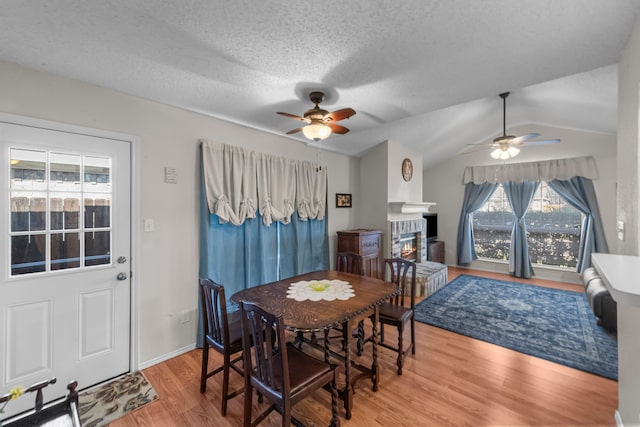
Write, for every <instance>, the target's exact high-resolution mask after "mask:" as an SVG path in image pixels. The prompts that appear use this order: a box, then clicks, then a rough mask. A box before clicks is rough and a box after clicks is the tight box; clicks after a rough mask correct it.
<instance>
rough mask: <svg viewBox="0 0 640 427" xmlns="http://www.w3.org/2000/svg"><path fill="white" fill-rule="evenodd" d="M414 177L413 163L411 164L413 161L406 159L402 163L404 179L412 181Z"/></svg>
mask: <svg viewBox="0 0 640 427" xmlns="http://www.w3.org/2000/svg"><path fill="white" fill-rule="evenodd" d="M412 176H413V163H411V159H404V160H403V161H402V177H403V178H404V180H405V181H407V182H409V181H411V177H412Z"/></svg>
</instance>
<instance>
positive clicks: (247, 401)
mask: <svg viewBox="0 0 640 427" xmlns="http://www.w3.org/2000/svg"><path fill="white" fill-rule="evenodd" d="M252 405H253V387H251V384H250V383H249V382H248V381H245V385H244V423H243V425H244V427H251V406H252Z"/></svg>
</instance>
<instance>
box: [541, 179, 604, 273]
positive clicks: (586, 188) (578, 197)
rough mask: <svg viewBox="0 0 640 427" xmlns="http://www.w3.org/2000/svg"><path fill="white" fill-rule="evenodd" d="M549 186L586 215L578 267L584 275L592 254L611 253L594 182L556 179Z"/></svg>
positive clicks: (583, 222) (581, 236)
mask: <svg viewBox="0 0 640 427" xmlns="http://www.w3.org/2000/svg"><path fill="white" fill-rule="evenodd" d="M548 184H549V187H551V188H553V189H554V190H555V191H556V193H558V194H559V195H560V196H561V197H562V198H563V199H564V200H566V201H567V203H569V204H570V205H571V206H573V207H574V208H576V209H578V210H579V211H580V212H582V213H583V214H584V220H583V221H582V232H581V234H580V249H579V255H578V265H577V266H576V269H577V271H578V273H580V274H582V273H583V272H584V270H586V269H587V268H589V267H590V266H591V254H592V253H594V252H604V253H608V252H609V247H608V245H607V241H606V239H605V236H604V229H603V227H602V219H601V218H600V209H599V208H598V199H597V198H596V192H595V189H594V188H593V182H592V181H591V180H590V179H588V178H583V177H580V176H576V177H573V178H571V179H569V180H567V181H560V180H558V179H554V180H553V181H549V182H548Z"/></svg>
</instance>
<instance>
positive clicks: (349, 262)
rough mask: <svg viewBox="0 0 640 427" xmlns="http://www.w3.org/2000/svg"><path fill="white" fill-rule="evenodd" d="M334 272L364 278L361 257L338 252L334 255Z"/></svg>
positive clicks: (352, 253) (353, 253) (355, 254)
mask: <svg viewBox="0 0 640 427" xmlns="http://www.w3.org/2000/svg"><path fill="white" fill-rule="evenodd" d="M336 271H343V272H345V273H352V274H359V275H360V276H364V261H363V258H362V255H359V254H357V253H355V252H338V253H337V254H336Z"/></svg>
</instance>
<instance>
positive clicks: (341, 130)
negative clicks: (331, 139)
mask: <svg viewBox="0 0 640 427" xmlns="http://www.w3.org/2000/svg"><path fill="white" fill-rule="evenodd" d="M327 126H329V127H330V128H331V131H332V132H333V133H339V134H345V133H347V132H349V129H347V128H346V127H344V126H340V125H337V124H335V123H327Z"/></svg>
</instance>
